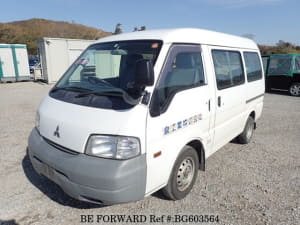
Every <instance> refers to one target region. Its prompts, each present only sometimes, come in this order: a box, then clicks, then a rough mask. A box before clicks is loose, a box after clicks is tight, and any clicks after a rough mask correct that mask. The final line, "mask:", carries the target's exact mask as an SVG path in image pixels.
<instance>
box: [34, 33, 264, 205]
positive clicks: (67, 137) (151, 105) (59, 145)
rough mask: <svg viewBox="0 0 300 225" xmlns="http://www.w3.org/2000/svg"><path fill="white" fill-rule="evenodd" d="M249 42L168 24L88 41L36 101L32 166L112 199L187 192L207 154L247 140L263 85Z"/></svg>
mask: <svg viewBox="0 0 300 225" xmlns="http://www.w3.org/2000/svg"><path fill="white" fill-rule="evenodd" d="M264 84H265V82H264V75H263V70H262V62H261V57H260V53H259V49H258V47H257V45H256V44H255V43H254V42H253V41H252V40H249V39H245V38H241V37H237V36H232V35H227V34H222V33H217V32H212V31H206V30H200V29H171V30H153V31H142V32H133V33H128V34H121V35H114V36H110V37H106V38H102V39H100V40H98V41H97V42H96V43H94V44H92V45H90V46H89V47H88V48H87V49H86V50H85V51H84V52H83V53H82V54H81V56H80V57H79V58H78V59H77V60H76V61H75V62H74V63H73V65H71V67H70V68H69V69H68V70H67V71H66V73H65V74H64V75H63V77H62V78H61V79H60V80H59V81H58V82H57V84H56V85H55V87H54V88H53V89H52V90H51V91H50V92H49V95H48V96H47V97H46V98H45V99H44V100H43V102H42V103H41V105H40V107H39V109H38V112H37V116H36V127H35V128H34V129H33V130H32V133H31V135H30V137H29V144H28V150H29V156H30V159H31V162H32V164H33V166H34V168H35V170H36V171H37V172H38V173H39V174H42V175H45V176H46V177H48V178H50V179H51V180H52V181H54V182H55V183H57V184H58V185H59V186H60V187H61V188H62V189H63V190H64V191H65V192H66V193H67V194H69V195H70V196H72V197H74V198H76V199H79V200H83V201H89V202H94V203H103V204H115V203H124V202H130V201H137V200H140V199H143V198H144V197H146V196H149V195H150V194H152V193H154V192H156V191H158V190H160V189H163V193H165V195H166V196H167V197H169V198H170V199H173V200H177V199H181V198H184V197H185V196H186V195H187V194H188V193H189V192H190V191H191V189H192V187H193V185H194V183H195V179H196V177H197V172H198V169H200V170H205V160H206V158H208V157H209V156H210V155H211V154H213V153H214V152H215V151H217V150H218V149H220V148H221V147H222V146H224V145H225V144H227V143H228V142H229V141H231V140H232V139H234V138H235V137H237V140H238V141H239V142H240V143H242V144H246V143H248V142H249V141H250V139H251V137H252V133H253V130H254V128H255V124H256V121H257V119H258V118H259V117H260V116H261V112H262V108H263V96H264V91H265V86H264Z"/></svg>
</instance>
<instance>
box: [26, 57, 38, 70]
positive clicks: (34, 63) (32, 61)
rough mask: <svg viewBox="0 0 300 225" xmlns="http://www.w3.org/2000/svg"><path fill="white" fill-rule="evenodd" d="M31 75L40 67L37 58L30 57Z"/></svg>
mask: <svg viewBox="0 0 300 225" xmlns="http://www.w3.org/2000/svg"><path fill="white" fill-rule="evenodd" d="M28 62H29V70H30V74H33V73H34V69H35V68H36V67H37V66H39V58H38V57H37V56H30V57H29V59H28Z"/></svg>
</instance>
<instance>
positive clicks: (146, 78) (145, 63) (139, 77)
mask: <svg viewBox="0 0 300 225" xmlns="http://www.w3.org/2000/svg"><path fill="white" fill-rule="evenodd" d="M135 83H136V84H137V85H140V86H152V85H153V84H154V70H153V64H152V62H151V61H150V60H148V59H141V60H138V61H137V62H136V65H135Z"/></svg>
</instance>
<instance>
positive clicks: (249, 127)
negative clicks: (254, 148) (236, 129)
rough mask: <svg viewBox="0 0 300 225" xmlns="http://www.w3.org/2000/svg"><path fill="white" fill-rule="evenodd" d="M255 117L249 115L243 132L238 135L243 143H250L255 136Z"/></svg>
mask: <svg viewBox="0 0 300 225" xmlns="http://www.w3.org/2000/svg"><path fill="white" fill-rule="evenodd" d="M253 131H254V119H253V118H252V117H251V116H249V117H248V119H247V122H246V125H245V128H244V130H243V132H242V133H241V134H240V135H239V136H238V141H239V143H241V144H248V143H249V142H250V140H251V138H252V136H253Z"/></svg>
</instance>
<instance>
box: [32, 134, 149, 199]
mask: <svg viewBox="0 0 300 225" xmlns="http://www.w3.org/2000/svg"><path fill="white" fill-rule="evenodd" d="M28 152H29V157H30V161H31V162H32V165H33V167H34V169H35V170H36V171H37V172H38V173H39V174H41V175H44V176H46V177H48V178H49V179H51V180H52V181H54V182H55V183H57V184H58V185H59V186H60V187H61V188H62V189H63V190H64V192H66V193H67V194H68V195H70V196H72V197H73V198H76V199H79V200H83V201H89V202H94V203H103V204H116V203H124V202H131V201H137V200H141V199H143V198H144V196H145V190H146V173H147V171H146V155H145V154H143V155H141V156H138V157H135V158H133V159H128V160H113V159H104V158H98V157H92V156H88V155H85V154H82V153H78V154H75V155H74V154H70V153H66V152H63V151H61V150H59V149H57V148H55V147H53V146H52V145H50V144H48V143H47V142H46V141H45V140H44V138H43V137H41V136H40V134H39V133H38V132H37V130H36V129H33V130H32V132H31V134H30V136H29V139H28Z"/></svg>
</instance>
